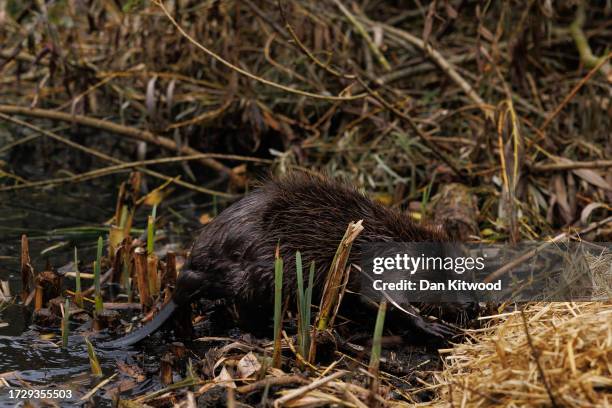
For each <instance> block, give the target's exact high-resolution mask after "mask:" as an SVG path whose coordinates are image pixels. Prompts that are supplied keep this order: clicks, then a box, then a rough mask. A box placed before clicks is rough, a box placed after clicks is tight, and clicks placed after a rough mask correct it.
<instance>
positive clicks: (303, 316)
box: [295, 251, 314, 358]
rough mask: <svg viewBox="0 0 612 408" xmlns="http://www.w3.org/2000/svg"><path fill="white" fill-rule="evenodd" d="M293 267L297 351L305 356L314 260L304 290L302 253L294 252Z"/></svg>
mask: <svg viewBox="0 0 612 408" xmlns="http://www.w3.org/2000/svg"><path fill="white" fill-rule="evenodd" d="M295 268H296V274H297V284H298V299H297V300H298V351H299V353H300V354H301V355H302V357H304V358H307V354H306V352H307V350H308V348H309V343H310V331H309V328H310V314H311V312H310V307H311V301H312V285H313V281H314V262H312V263H311V264H310V276H309V278H308V287H307V288H306V291H304V276H303V267H302V254H301V253H300V251H297V252H296V253H295Z"/></svg>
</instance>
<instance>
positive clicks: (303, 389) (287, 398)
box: [274, 371, 347, 407]
mask: <svg viewBox="0 0 612 408" xmlns="http://www.w3.org/2000/svg"><path fill="white" fill-rule="evenodd" d="M346 374H347V372H346V371H338V372H335V373H333V374H331V375H329V376H327V377H323V378H321V379H318V380H316V381H313V382H311V383H310V384H308V385H305V386H303V387H300V388H297V389H295V390H293V391H290V392H288V393H287V394H285V395H283V396H282V397H280V398H278V399H277V400H275V401H274V406H275V407H280V406H282V405H283V404H285V403H287V402H289V401H291V400H294V399H296V398H299V397H301V396H302V395H304V394H306V393H307V392H309V391H312V390H316V389H317V388H319V387H322V386H323V385H325V384H327V383H328V382H330V381H333V380H337V379H338V378H341V377H343V376H344V375H346Z"/></svg>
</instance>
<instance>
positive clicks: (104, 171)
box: [0, 153, 272, 191]
mask: <svg viewBox="0 0 612 408" xmlns="http://www.w3.org/2000/svg"><path fill="white" fill-rule="evenodd" d="M204 157H216V158H221V159H228V160H243V161H246V162H255V163H268V164H271V163H272V160H266V159H259V158H255V157H248V156H236V155H224V154H218V153H200V154H195V155H190V156H175V157H162V158H159V159H149V160H140V161H134V162H129V163H122V164H117V165H115V166H108V167H103V168H100V169H96V170H92V171H88V172H85V173H81V174H76V175H74V176H68V177H58V178H55V179H50V180H40V181H32V182H27V183H24V184H17V185H14V186H3V187H0V191H12V190H20V189H24V188H34V187H42V186H48V185H54V184H63V183H76V182H81V181H86V180H90V179H93V178H98V177H103V176H107V175H110V174H113V173H117V172H120V171H122V170H127V169H132V168H138V167H140V166H148V165H152V164H167V163H176V162H183V161H192V160H200V159H202V158H204ZM171 181H176V179H171Z"/></svg>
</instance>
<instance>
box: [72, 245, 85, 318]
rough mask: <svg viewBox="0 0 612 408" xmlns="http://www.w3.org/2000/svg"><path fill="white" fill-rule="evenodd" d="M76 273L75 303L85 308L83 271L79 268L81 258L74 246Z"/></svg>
mask: <svg viewBox="0 0 612 408" xmlns="http://www.w3.org/2000/svg"><path fill="white" fill-rule="evenodd" d="M74 273H75V278H74V279H75V289H74V303H75V304H76V305H77V306H78V307H80V308H81V309H82V308H83V292H82V291H81V271H80V270H79V258H78V254H77V248H76V247H74Z"/></svg>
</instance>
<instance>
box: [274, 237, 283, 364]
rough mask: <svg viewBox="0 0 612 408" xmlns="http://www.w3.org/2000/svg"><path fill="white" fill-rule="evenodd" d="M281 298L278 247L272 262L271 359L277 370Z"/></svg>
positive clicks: (278, 362)
mask: <svg viewBox="0 0 612 408" xmlns="http://www.w3.org/2000/svg"><path fill="white" fill-rule="evenodd" d="M282 296H283V258H281V256H280V246H277V247H276V258H275V261H274V354H273V358H272V365H273V366H274V367H275V368H279V367H280V363H281V329H282V300H283V299H282Z"/></svg>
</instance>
